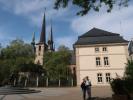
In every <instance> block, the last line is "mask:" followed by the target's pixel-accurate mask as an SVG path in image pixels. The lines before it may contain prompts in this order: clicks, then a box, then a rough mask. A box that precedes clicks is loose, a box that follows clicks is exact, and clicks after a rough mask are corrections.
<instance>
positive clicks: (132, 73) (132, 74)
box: [125, 60, 133, 79]
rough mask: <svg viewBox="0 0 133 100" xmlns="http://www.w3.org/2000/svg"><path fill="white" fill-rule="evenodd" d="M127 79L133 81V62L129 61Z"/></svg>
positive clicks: (126, 72)
mask: <svg viewBox="0 0 133 100" xmlns="http://www.w3.org/2000/svg"><path fill="white" fill-rule="evenodd" d="M125 74H126V77H127V78H131V79H133V61H132V60H131V61H130V60H128V63H127V67H126V71H125Z"/></svg>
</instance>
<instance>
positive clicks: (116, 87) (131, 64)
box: [110, 60, 133, 94]
mask: <svg viewBox="0 0 133 100" xmlns="http://www.w3.org/2000/svg"><path fill="white" fill-rule="evenodd" d="M110 84H111V88H112V90H113V92H114V93H115V94H129V93H133V61H130V60H128V63H127V67H126V70H125V77H124V78H123V79H120V78H116V79H113V81H112V82H111V83H110Z"/></svg>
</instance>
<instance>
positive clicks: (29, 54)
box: [0, 39, 34, 83]
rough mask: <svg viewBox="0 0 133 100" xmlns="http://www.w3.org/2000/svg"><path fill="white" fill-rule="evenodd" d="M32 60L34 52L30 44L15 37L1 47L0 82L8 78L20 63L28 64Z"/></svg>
mask: <svg viewBox="0 0 133 100" xmlns="http://www.w3.org/2000/svg"><path fill="white" fill-rule="evenodd" d="M33 60H34V53H33V49H32V46H31V45H30V44H26V43H24V41H22V40H19V39H16V40H13V41H11V43H10V44H9V45H8V46H7V47H5V48H2V50H1V54H0V83H2V81H3V80H4V79H7V78H9V75H10V74H11V73H12V72H16V71H18V70H19V67H20V65H23V64H29V63H31V62H33Z"/></svg>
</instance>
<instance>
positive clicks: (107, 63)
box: [104, 57, 109, 65]
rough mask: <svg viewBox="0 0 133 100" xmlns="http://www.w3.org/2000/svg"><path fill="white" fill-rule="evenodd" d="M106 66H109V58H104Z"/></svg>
mask: <svg viewBox="0 0 133 100" xmlns="http://www.w3.org/2000/svg"><path fill="white" fill-rule="evenodd" d="M104 65H109V59H108V57H104Z"/></svg>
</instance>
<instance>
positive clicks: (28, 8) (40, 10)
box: [0, 0, 69, 27]
mask: <svg viewBox="0 0 133 100" xmlns="http://www.w3.org/2000/svg"><path fill="white" fill-rule="evenodd" d="M54 1H55V0H52V1H51V0H12V2H9V0H0V3H1V4H2V8H3V9H5V10H7V11H9V12H11V13H14V14H16V15H19V16H24V17H26V18H27V19H28V20H29V21H30V24H31V25H33V26H34V25H36V26H38V27H40V26H41V23H42V18H43V14H44V11H45V8H46V18H47V20H50V19H51V18H52V19H56V20H58V19H63V17H62V16H65V15H66V14H67V13H66V12H67V11H68V9H69V7H68V8H66V9H60V10H55V9H53V7H54Z"/></svg>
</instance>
